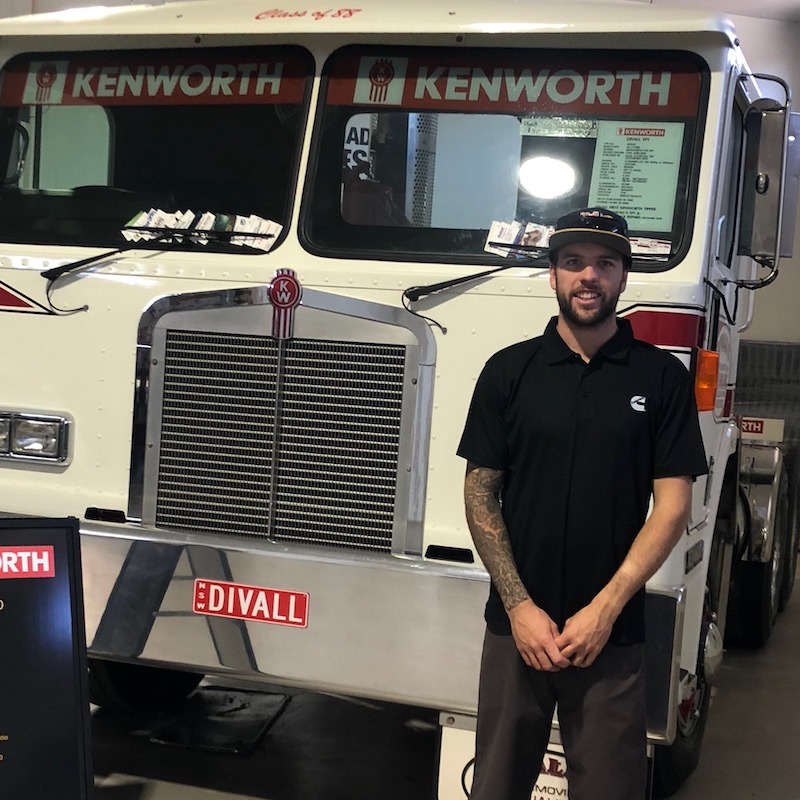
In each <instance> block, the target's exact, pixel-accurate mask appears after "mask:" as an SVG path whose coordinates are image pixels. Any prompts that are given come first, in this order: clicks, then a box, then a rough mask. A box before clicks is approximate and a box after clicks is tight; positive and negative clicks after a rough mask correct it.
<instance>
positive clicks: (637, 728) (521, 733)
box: [470, 630, 647, 800]
mask: <svg viewBox="0 0 800 800" xmlns="http://www.w3.org/2000/svg"><path fill="white" fill-rule="evenodd" d="M556 704H558V721H559V726H560V729H561V738H562V743H563V746H564V752H565V755H566V760H567V780H568V782H569V800H644V798H645V797H646V794H647V730H646V728H647V723H646V714H645V688H644V647H643V646H642V645H631V646H628V647H619V646H615V645H606V647H605V648H604V649H603V651H602V652H601V653H600V655H599V656H598V658H597V660H596V661H595V662H594V664H592V666H591V667H588V668H587V669H579V668H577V667H568V668H567V669H565V670H561V671H560V672H539V671H537V670H534V669H531V668H530V667H528V666H526V664H525V662H524V661H523V660H522V657H521V656H520V655H519V651H518V650H517V647H516V645H515V644H514V639H513V637H512V636H496V635H495V634H492V633H490V632H489V631H488V630H487V631H486V637H485V639H484V644H483V657H482V660H481V679H480V692H479V698H478V728H477V734H476V740H475V773H474V779H473V783H472V792H471V793H470V800H530V797H531V792H532V791H533V787H534V785H535V783H536V778H537V777H538V774H539V770H540V768H541V765H542V760H543V758H544V755H545V750H546V748H547V743H548V740H549V736H550V726H551V723H552V719H553V713H554V711H555V708H556Z"/></svg>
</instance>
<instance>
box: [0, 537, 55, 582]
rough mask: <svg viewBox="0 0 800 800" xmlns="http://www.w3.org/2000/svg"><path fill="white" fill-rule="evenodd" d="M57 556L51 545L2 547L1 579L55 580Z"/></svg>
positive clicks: (0, 557)
mask: <svg viewBox="0 0 800 800" xmlns="http://www.w3.org/2000/svg"><path fill="white" fill-rule="evenodd" d="M55 574H56V563H55V554H54V551H53V547H52V546H50V545H42V546H41V547H39V546H36V545H34V546H32V547H31V546H28V547H0V579H2V578H53V577H55Z"/></svg>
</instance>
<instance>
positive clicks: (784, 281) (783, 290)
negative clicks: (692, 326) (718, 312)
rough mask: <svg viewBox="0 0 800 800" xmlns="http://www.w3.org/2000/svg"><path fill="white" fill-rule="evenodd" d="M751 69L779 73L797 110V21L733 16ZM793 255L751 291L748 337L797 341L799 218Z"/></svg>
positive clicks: (799, 95)
mask: <svg viewBox="0 0 800 800" xmlns="http://www.w3.org/2000/svg"><path fill="white" fill-rule="evenodd" d="M733 21H734V23H735V24H736V30H737V33H738V34H739V38H740V39H741V40H742V49H743V50H744V52H745V53H747V58H748V60H749V62H750V67H751V68H752V70H753V71H754V72H766V73H770V74H773V75H780V76H781V77H782V78H783V79H784V80H786V81H788V83H789V86H790V88H791V89H792V92H793V93H794V94H795V98H794V109H795V111H800V60H798V58H797V43H798V42H800V23H797V22H785V21H777V20H768V19H756V18H754V17H739V16H734V17H733ZM794 252H795V255H794V257H793V258H791V259H785V260H783V261H782V262H781V265H780V273H779V276H778V279H777V280H776V281H775V283H773V284H772V285H771V286H767V287H766V288H765V289H760V290H759V291H757V292H756V293H755V316H754V319H753V325H752V327H751V328H750V330H748V331H747V333H746V337H747V338H748V339H753V340H758V341H778V342H794V343H798V342H800V313H799V312H800V309H799V308H798V305H799V304H800V219H798V221H797V224H796V227H795V245H794Z"/></svg>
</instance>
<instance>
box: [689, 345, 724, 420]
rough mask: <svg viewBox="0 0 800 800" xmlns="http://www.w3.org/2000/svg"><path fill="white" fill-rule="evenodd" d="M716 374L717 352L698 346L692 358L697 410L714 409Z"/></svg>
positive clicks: (717, 373) (717, 367)
mask: <svg viewBox="0 0 800 800" xmlns="http://www.w3.org/2000/svg"><path fill="white" fill-rule="evenodd" d="M718 376H719V353H715V352H713V351H712V350H701V349H700V348H698V349H697V350H696V351H695V359H694V397H695V400H696V401H697V410H698V411H713V410H714V405H715V403H716V398H717V378H718Z"/></svg>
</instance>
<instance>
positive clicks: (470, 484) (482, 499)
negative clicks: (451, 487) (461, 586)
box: [464, 463, 528, 610]
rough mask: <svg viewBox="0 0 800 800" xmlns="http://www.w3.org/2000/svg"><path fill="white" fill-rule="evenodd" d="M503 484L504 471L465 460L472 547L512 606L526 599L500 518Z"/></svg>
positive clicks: (504, 600) (501, 517)
mask: <svg viewBox="0 0 800 800" xmlns="http://www.w3.org/2000/svg"><path fill="white" fill-rule="evenodd" d="M502 486H503V471H502V470H497V469H486V468H484V467H477V466H475V464H472V463H469V464H467V477H466V479H465V481H464V504H465V509H466V514H467V525H468V526H469V531H470V533H471V534H472V540H473V542H475V548H476V549H477V551H478V555H479V556H480V557H481V560H482V561H483V563H484V565H485V567H486V570H487V571H488V573H489V575H490V576H491V578H492V582H493V583H494V585H495V587H496V588H497V591H498V592H499V594H500V598H501V599H502V601H503V605H504V606H505V607H506V610H511V609H512V608H514V606H517V605H519V604H520V603H521V602H522V601H523V600H527V599H528V592H527V590H526V589H525V586H524V585H523V583H522V581H521V580H520V577H519V572H518V571H517V565H516V564H515V563H514V555H513V553H512V551H511V542H510V540H509V538H508V531H507V530H506V524H505V521H504V520H503V513H502V510H501V508H500V501H499V499H498V496H499V494H500V489H501V488H502Z"/></svg>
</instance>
